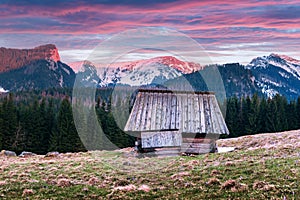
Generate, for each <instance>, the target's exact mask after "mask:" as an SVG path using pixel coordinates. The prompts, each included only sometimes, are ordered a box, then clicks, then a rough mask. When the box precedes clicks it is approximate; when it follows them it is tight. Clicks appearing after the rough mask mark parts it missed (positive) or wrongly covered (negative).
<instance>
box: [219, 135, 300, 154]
mask: <svg viewBox="0 0 300 200" xmlns="http://www.w3.org/2000/svg"><path fill="white" fill-rule="evenodd" d="M217 144H218V146H220V147H236V149H238V150H255V149H261V148H265V149H274V148H275V149H278V148H300V130H294V131H286V132H280V133H264V134H257V135H248V136H242V137H238V138H232V139H220V140H218V142H217Z"/></svg>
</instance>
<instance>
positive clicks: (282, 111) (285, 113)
mask: <svg viewBox="0 0 300 200" xmlns="http://www.w3.org/2000/svg"><path fill="white" fill-rule="evenodd" d="M225 121H226V124H227V127H228V129H229V132H230V135H229V137H238V136H242V135H249V134H257V133H272V132H280V131H287V130H295V129H300V97H299V98H298V99H297V100H291V101H287V99H286V98H285V97H284V96H281V95H279V94H276V95H275V96H274V97H273V98H267V99H266V98H264V97H259V96H258V95H257V94H254V95H253V96H252V97H251V98H250V97H249V96H248V97H246V98H245V97H242V98H237V97H231V98H229V99H227V109H226V118H225Z"/></svg>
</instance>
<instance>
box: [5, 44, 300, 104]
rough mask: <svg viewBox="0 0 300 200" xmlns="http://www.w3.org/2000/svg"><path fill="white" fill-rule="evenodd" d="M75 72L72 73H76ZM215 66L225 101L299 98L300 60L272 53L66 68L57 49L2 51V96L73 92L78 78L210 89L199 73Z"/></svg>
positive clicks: (81, 64)
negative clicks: (225, 60) (217, 61)
mask: <svg viewBox="0 0 300 200" xmlns="http://www.w3.org/2000/svg"><path fill="white" fill-rule="evenodd" d="M79 67H81V68H80V69H79V70H78V72H77V73H75V72H74V70H73V69H78V68H79ZM211 67H217V69H218V70H219V72H220V75H221V77H222V79H223V83H224V86H225V89H226V94H227V96H233V95H236V96H246V95H252V94H254V93H258V94H261V95H265V96H266V97H273V96H274V95H275V94H277V93H279V94H281V95H284V96H286V97H287V98H288V99H295V98H297V97H298V95H299V94H300V61H299V60H296V59H293V58H291V57H288V56H284V55H278V54H270V55H268V56H261V57H257V58H254V59H253V60H252V61H251V62H250V63H249V64H247V65H241V64H239V63H230V64H224V65H214V66H202V65H201V64H198V63H193V62H186V61H182V60H180V59H178V58H175V57H172V56H162V57H155V58H151V59H144V60H136V61H132V62H120V63H113V64H110V65H105V64H98V63H96V64H95V63H91V62H89V61H84V62H77V63H70V64H69V65H67V64H65V63H63V62H62V61H61V59H60V56H59V51H58V49H57V48H56V46H55V45H53V44H47V45H42V46H39V47H36V48H34V49H8V48H3V47H2V48H0V92H8V91H22V90H32V89H46V88H64V87H68V88H71V87H72V86H73V84H74V81H75V78H76V76H77V80H78V79H79V80H81V83H82V84H83V85H84V86H86V87H91V86H93V87H95V86H96V87H107V86H111V85H115V84H119V85H126V86H141V85H143V86H145V85H165V84H169V83H172V82H176V83H177V85H178V87H180V84H178V83H181V82H182V81H183V78H184V79H186V80H188V81H189V82H190V84H191V85H192V86H193V87H194V88H195V89H197V90H207V88H206V87H205V82H204V80H203V79H202V77H201V75H200V73H198V72H202V71H203V72H204V71H205V70H208V69H209V68H211Z"/></svg>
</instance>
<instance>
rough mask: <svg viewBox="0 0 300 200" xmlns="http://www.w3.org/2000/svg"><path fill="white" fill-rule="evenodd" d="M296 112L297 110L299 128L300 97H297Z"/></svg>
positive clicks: (298, 127) (299, 127) (298, 125)
mask: <svg viewBox="0 0 300 200" xmlns="http://www.w3.org/2000/svg"><path fill="white" fill-rule="evenodd" d="M296 112H297V121H298V123H297V129H300V97H298V99H297V105H296Z"/></svg>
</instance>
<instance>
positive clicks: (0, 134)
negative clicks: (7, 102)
mask: <svg viewBox="0 0 300 200" xmlns="http://www.w3.org/2000/svg"><path fill="white" fill-rule="evenodd" d="M2 129H3V110H2V106H1V105H0V149H2V138H3V130H2Z"/></svg>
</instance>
